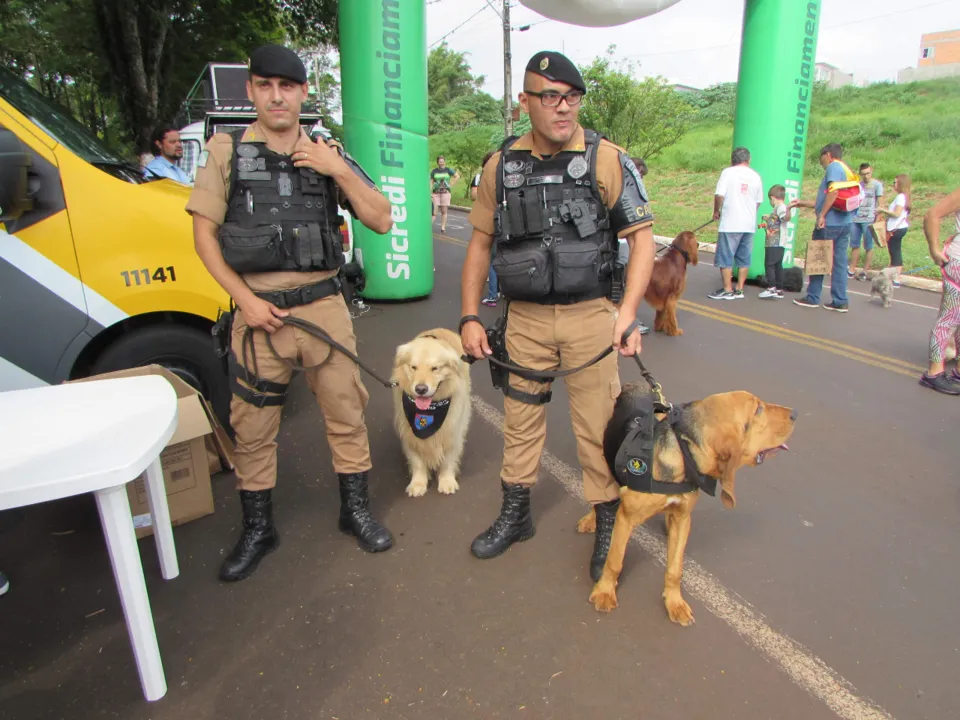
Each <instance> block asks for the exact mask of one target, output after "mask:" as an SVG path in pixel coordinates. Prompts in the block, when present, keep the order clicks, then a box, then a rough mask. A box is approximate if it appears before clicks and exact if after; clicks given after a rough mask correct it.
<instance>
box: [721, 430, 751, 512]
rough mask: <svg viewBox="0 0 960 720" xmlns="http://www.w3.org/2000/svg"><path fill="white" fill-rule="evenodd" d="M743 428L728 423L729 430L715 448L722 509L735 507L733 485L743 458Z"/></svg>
mask: <svg viewBox="0 0 960 720" xmlns="http://www.w3.org/2000/svg"><path fill="white" fill-rule="evenodd" d="M746 439H747V438H746V434H745V432H744V430H743V428H742V427H741V426H740V425H738V424H735V423H730V426H729V429H728V430H727V432H725V433H724V434H723V436H722V437H721V438H720V440H719V442H718V446H717V447H716V448H715V450H716V453H717V467H719V468H720V488H721V493H720V500H721V501H722V502H723V505H724V507H726V508H728V509H731V510H732V509H733V508H735V507H736V506H737V494H736V492H735V490H734V485H735V484H736V479H737V470H738V469H739V468H740V461H741V459H742V457H743V445H744V443H745V442H746Z"/></svg>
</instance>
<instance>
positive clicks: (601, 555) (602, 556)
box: [590, 498, 620, 582]
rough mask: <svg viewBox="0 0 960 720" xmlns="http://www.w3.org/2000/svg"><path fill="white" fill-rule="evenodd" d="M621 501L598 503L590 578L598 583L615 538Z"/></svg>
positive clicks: (595, 510) (594, 507) (594, 508)
mask: <svg viewBox="0 0 960 720" xmlns="http://www.w3.org/2000/svg"><path fill="white" fill-rule="evenodd" d="M619 507H620V499H619V498H618V499H616V500H609V501H607V502H605V503H597V504H596V505H594V506H593V512H594V514H595V515H596V517H597V531H596V534H595V535H594V537H593V557H592V558H590V577H592V578H593V581H594V582H596V581H597V580H599V579H600V576H601V575H603V566H604V564H606V562H607V553H608V552H610V538H611V537H613V522H614V520H616V519H617V509H618V508H619Z"/></svg>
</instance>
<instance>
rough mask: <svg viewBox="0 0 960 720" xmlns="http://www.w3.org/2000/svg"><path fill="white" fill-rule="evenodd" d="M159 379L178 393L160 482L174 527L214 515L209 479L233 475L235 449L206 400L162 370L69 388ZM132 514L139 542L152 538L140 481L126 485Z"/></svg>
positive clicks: (142, 369) (122, 373)
mask: <svg viewBox="0 0 960 720" xmlns="http://www.w3.org/2000/svg"><path fill="white" fill-rule="evenodd" d="M139 375H160V376H161V377H163V378H166V380H167V381H168V382H169V383H170V384H171V385H172V386H173V389H174V390H175V391H176V393H177V429H176V430H175V431H174V433H173V437H171V438H170V440H169V442H167V446H166V447H165V448H164V450H163V452H162V453H161V454H160V462H161V464H162V465H163V482H164V485H165V486H166V489H167V503H168V504H169V505H170V520H171V522H172V523H173V525H174V526H176V525H182V524H183V523H188V522H190V521H191V520H196V519H197V518H201V517H204V516H205V515H211V514H213V488H212V487H211V484H210V476H211V475H214V474H216V473H218V472H220V471H221V470H232V469H233V443H232V442H231V441H230V438H229V436H228V435H227V433H226V431H225V430H224V429H223V426H221V425H220V422H219V421H218V420H217V417H216V415H214V413H213V411H212V410H211V409H210V406H209V404H208V403H207V401H206V400H205V399H204V397H203V396H202V395H201V394H200V393H199V392H197V391H196V390H194V389H193V388H192V387H190V386H189V385H188V384H187V383H185V382H184V381H183V380H181V379H180V378H179V377H177V376H176V375H174V374H173V373H172V372H170V371H169V370H167V369H166V368H164V367H161V366H160V365H147V366H145V367H139V368H132V369H130V370H118V371H116V372H110V373H103V374H101V375H93V376H91V377H86V378H82V379H80V380H72V381H71V382H89V381H91V380H105V379H108V378H122V377H135V376H139ZM127 495H128V497H129V499H130V510H131V512H132V513H133V524H134V527H135V528H136V534H137V537H138V538H142V537H146V536H148V535H152V534H153V527H152V519H151V517H150V505H149V502H148V500H147V489H146V486H145V485H144V477H143V476H142V475H141V476H140V477H139V478H137V479H136V480H133V481H131V482H130V483H128V484H127Z"/></svg>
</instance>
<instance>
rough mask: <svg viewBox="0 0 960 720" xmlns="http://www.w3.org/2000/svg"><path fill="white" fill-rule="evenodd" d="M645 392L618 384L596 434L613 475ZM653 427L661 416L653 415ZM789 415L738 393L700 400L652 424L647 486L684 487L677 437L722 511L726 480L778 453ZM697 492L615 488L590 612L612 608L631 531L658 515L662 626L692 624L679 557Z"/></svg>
mask: <svg viewBox="0 0 960 720" xmlns="http://www.w3.org/2000/svg"><path fill="white" fill-rule="evenodd" d="M647 393H649V389H648V387H647V385H646V384H645V383H643V382H639V383H637V382H630V383H624V386H623V390H622V391H621V393H620V396H619V397H618V399H617V403H616V406H615V408H614V412H613V416H612V417H611V419H610V423H609V424H608V425H607V429H606V432H605V435H604V443H603V444H604V448H603V450H604V456H605V457H606V458H607V463H608V465H609V466H610V471H611V472H612V473H613V474H614V477H616V476H617V473H616V471H615V470H614V458H615V457H616V454H617V450H618V449H619V448H620V444H621V443H622V441H623V438H624V437H625V435H626V433H627V431H628V430H629V428H630V426H631V423H632V421H633V417H634V415H635V412H634V408H635V407H637V405H638V400H640V399H641V398H642V397H643V395H644V394H647ZM656 417H657V419H658V420H662V419H664V418H665V417H666V416H665V415H661V414H658V415H657V416H656ZM796 418H797V414H796V412H795V411H794V410H792V409H791V408H788V407H782V406H780V405H771V404H768V403H765V402H763V401H762V400H760V398H758V397H756V396H755V395H752V394H750V393H748V392H744V391H740V390H738V391H735V392H725V393H718V394H716V395H710V396H708V397H706V398H704V399H703V400H699V401H696V402H692V403H688V404H686V405H683V406H680V407H679V408H678V410H677V413H676V418H675V422H674V423H673V424H671V423H670V422H669V421H664V422H658V423H657V424H656V429H655V431H654V445H653V458H652V463H651V467H652V472H653V479H654V480H658V481H660V482H668V483H669V482H675V483H679V482H683V481H684V480H685V477H686V476H685V468H684V457H683V453H682V451H681V449H680V444H679V442H678V434H679V435H681V436H682V437H683V438H684V439H685V440H686V441H687V442H688V443H689V448H690V453H691V456H692V457H693V459H694V460H695V461H696V465H697V470H698V471H699V472H700V473H702V474H704V475H706V476H708V477H711V478H717V479H718V480H719V485H720V490H721V500H722V501H723V504H724V506H726V507H727V508H733V507H734V506H735V505H736V502H737V500H736V494H735V493H734V481H735V477H736V473H737V470H738V469H740V468H741V467H743V466H745V465H751V466H756V465H759V464H760V463H762V462H763V461H764V460H765V459H767V458H769V457H771V456H772V455H774V454H775V453H776V452H777V451H778V450H786V449H787V446H786V444H785V443H786V441H787V440H788V439H789V437H790V435H791V434H792V433H793V429H794V423H795V422H796ZM699 495H700V491H699V490H692V491H691V492H688V493H683V494H676V495H661V494H651V493H646V492H636V491H633V490H630V489H629V488H627V487H626V486H622V487H621V488H620V507H619V509H618V510H617V516H616V520H615V522H614V527H613V537H612V539H611V542H610V552H609V553H608V554H607V561H606V564H605V565H604V568H603V575H602V576H601V577H600V580H598V581H597V583H596V584H595V585H594V587H593V592H592V593H590V602H591V603H593V605H594V607H595V608H596V609H597V610H600V611H604V612H609V611H610V610H613V609H614V608H615V607H617V582H618V580H619V577H620V573H621V572H622V570H623V556H624V553H625V552H626V550H627V542H628V541H629V539H630V535H631V533H632V532H633V529H634V527H636V526H637V525H640V524H642V523H644V522H646V521H647V520H648V519H650V518H651V517H653V516H654V515H656V514H658V513H664V514H665V516H666V529H667V570H666V575H665V578H664V585H663V600H664V603H665V605H666V608H667V615H668V616H669V617H670V619H671V620H672V621H673V622H675V623H679V624H680V625H689V624H691V623H692V622H693V612H692V611H691V610H690V606H689V605H687V603H686V601H684V599H683V596H682V595H681V593H680V578H681V575H682V572H683V553H684V549H685V548H686V545H687V538H688V537H689V536H690V525H691V514H692V513H693V508H694V507H695V506H696V504H697V500H698V498H699ZM595 529H596V518H595V515H594V513H593V511H592V510H591V511H590V512H589V513H587V514H586V515H585V516H584V517H582V518H581V519H580V522H579V523H578V524H577V530H578V531H579V532H594V530H595Z"/></svg>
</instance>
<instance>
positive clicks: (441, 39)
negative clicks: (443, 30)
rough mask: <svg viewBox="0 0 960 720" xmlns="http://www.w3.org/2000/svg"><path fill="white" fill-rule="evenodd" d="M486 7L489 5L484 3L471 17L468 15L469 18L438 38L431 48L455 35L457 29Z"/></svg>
mask: <svg viewBox="0 0 960 720" xmlns="http://www.w3.org/2000/svg"><path fill="white" fill-rule="evenodd" d="M486 9H487V6H486V5H484V6H483V7H481V8H480V9H479V10H477V11H476V12H475V13H474V14H473V15H471V16H470V17H468V18H467V19H466V20H464V21H463V22H462V23H460V24H459V25H457V26H456V27H455V28H454V29H453V30H451V31H450V32H448V33H447V34H446V35H443V36H442V37H441V38H440V39H439V40H437V41H436V42H435V43H433V44H432V45H431V46H430V48H432V47H434V46H436V45H439V44H440V43H442V42H443V41H444V40H446V39H447V38H448V37H450V36H451V35H453V34H454V33H455V32H456V31H457V30H459V29H460V28H462V27H463V26H464V25H466V24H467V23H468V22H470V21H471V20H473V19H474V18H475V17H476V16H477V15H479V14H480V13H482V12H483V11H484V10H486ZM430 48H428V49H430Z"/></svg>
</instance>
